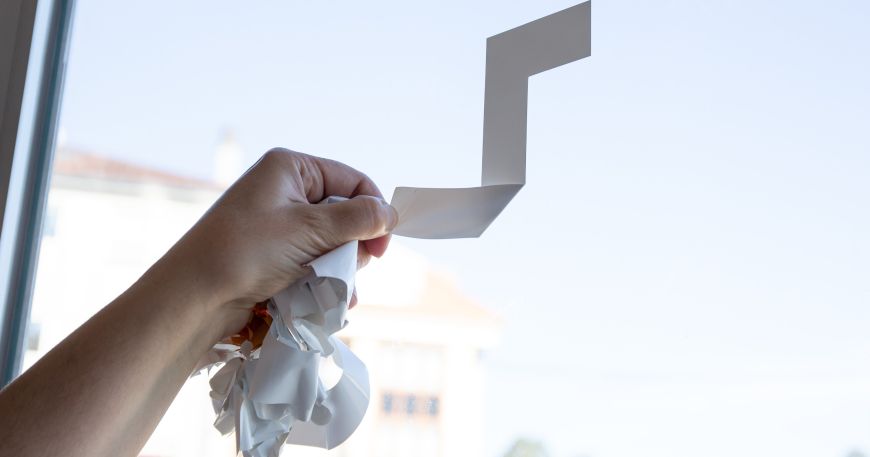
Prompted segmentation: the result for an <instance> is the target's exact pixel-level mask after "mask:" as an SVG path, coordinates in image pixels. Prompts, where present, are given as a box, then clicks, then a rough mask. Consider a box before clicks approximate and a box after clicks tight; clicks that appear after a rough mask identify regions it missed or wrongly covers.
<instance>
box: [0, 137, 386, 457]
mask: <svg viewBox="0 0 870 457" xmlns="http://www.w3.org/2000/svg"><path fill="white" fill-rule="evenodd" d="M330 195H338V196H344V197H349V198H350V200H348V201H345V202H340V203H333V204H329V205H314V204H312V203H316V202H319V201H321V200H323V199H324V198H325V197H327V196H330ZM397 220H398V216H397V214H396V212H395V210H394V209H393V208H392V207H391V206H390V205H388V204H387V203H386V202H384V200H383V198H382V196H381V193H380V191H379V190H378V188H377V187H376V186H375V185H374V183H372V181H371V180H370V179H369V178H368V177H366V176H365V175H364V174H362V173H360V172H358V171H356V170H354V169H352V168H350V167H348V166H346V165H343V164H341V163H338V162H334V161H331V160H327V159H321V158H317V157H312V156H308V155H305V154H301V153H297V152H292V151H289V150H286V149H274V150H271V151H269V152H267V153H266V154H265V155H264V156H263V157H262V158H261V159H260V161H259V162H257V164H256V165H254V166H253V167H252V168H251V169H250V170H248V172H247V173H245V175H244V176H242V177H241V178H239V180H238V181H237V182H236V183H235V184H233V186H232V187H231V188H230V189H228V190H227V191H226V192H225V193H224V195H223V196H221V198H220V199H219V200H218V201H217V202H216V203H215V204H214V206H212V208H211V209H209V210H208V212H206V214H205V215H203V217H202V218H201V219H200V220H199V221H198V222H197V223H196V225H194V226H193V227H192V228H191V229H190V231H188V232H187V233H186V234H185V235H184V236H183V237H182V238H181V240H179V241H178V242H177V243H176V244H175V245H174V246H173V247H172V248H171V249H170V250H169V252H167V253H166V254H165V255H164V256H163V257H162V258H161V259H160V260H159V261H157V263H155V264H154V265H153V266H152V267H151V268H150V269H149V270H148V271H147V272H146V273H145V274H144V275H143V276H142V277H141V278H140V279H139V280H138V281H136V283H135V284H133V285H132V286H131V287H130V288H129V289H127V290H126V291H125V292H124V293H123V294H121V296H119V297H118V298H116V299H115V300H114V301H112V302H111V303H110V304H109V305H107V306H106V307H105V308H103V309H102V310H101V311H100V312H99V313H97V314H96V315H95V316H94V317H92V318H91V319H90V320H88V321H87V322H86V323H85V324H84V325H82V326H81V327H80V328H78V329H77V330H76V331H75V332H73V333H72V334H71V335H70V336H69V337H67V338H66V339H65V340H63V341H62V342H61V343H60V344H58V345H57V346H56V347H55V348H54V349H52V350H51V351H50V352H49V353H48V354H46V355H45V356H44V357H43V358H42V359H40V360H39V362H37V363H36V364H35V365H34V366H33V367H31V368H30V369H29V370H28V371H27V372H25V373H23V374H22V375H21V376H20V377H18V379H16V380H15V381H14V382H13V383H11V384H10V385H9V386H7V387H6V388H5V389H3V390H2V391H0V411H2V412H3V414H2V415H0V443H3V444H2V449H3V452H2V454H3V455H14V456H18V457H31V456H32V457H36V456H47V455H65V456H69V457H79V456H81V457H85V456H87V457H100V456H106V457H108V456H112V457H123V456H131V457H132V456H136V455H137V454H138V453H139V451H140V449H141V448H142V446H143V445H144V444H145V441H146V440H147V439H148V437H149V436H150V435H151V433H152V432H153V431H154V429H155V427H156V426H157V423H158V422H159V421H160V418H161V417H162V416H163V414H164V413H165V412H166V409H167V408H168V407H169V404H170V403H171V402H172V399H173V398H174V397H175V395H176V394H177V393H178V391H179V389H180V388H181V386H182V384H184V381H185V380H186V379H187V377H188V375H190V373H191V371H192V370H193V369H194V368H195V365H196V363H197V361H198V360H199V358H200V357H201V356H202V355H203V354H204V353H205V352H206V351H208V350H209V348H211V346H212V345H214V344H215V343H216V342H218V341H220V340H221V339H223V338H224V337H226V336H229V335H232V334H234V333H236V332H237V331H238V330H239V329H240V328H241V327H242V326H243V325H244V324H245V323H246V321H247V319H248V316H249V315H250V312H251V309H252V307H253V305H254V304H255V303H257V302H259V301H262V300H264V299H266V298H268V297H271V296H272V295H274V294H275V293H277V292H278V291H279V290H281V289H283V288H284V287H286V286H287V285H288V284H290V283H292V282H294V281H295V280H296V279H299V278H300V277H302V276H303V275H304V274H305V273H306V271H305V269H306V267H305V266H304V265H305V264H306V263H307V262H309V261H311V260H313V259H314V258H316V257H318V256H320V255H321V254H323V253H325V252H328V251H330V250H331V249H334V248H335V247H338V246H339V245H341V244H343V243H345V242H347V241H350V240H365V241H363V242H362V243H360V252H359V265H360V266H362V265H365V263H366V262H367V261H368V259H369V258H370V256H371V255H374V256H378V257H380V256H381V255H383V253H384V251H385V250H386V249H387V245H388V243H389V231H390V230H391V229H392V228H393V227H394V226H395V224H396V222H397Z"/></svg>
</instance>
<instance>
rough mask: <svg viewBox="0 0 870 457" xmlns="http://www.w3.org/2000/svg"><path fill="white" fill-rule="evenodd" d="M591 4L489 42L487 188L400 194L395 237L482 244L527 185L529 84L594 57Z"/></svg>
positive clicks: (405, 190)
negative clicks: (540, 75) (542, 75)
mask: <svg viewBox="0 0 870 457" xmlns="http://www.w3.org/2000/svg"><path fill="white" fill-rule="evenodd" d="M591 9H592V8H591V3H590V2H585V3H581V4H579V5H576V6H572V7H571V8H568V9H566V10H562V11H560V12H558V13H555V14H551V15H549V16H547V17H543V18H541V19H538V20H536V21H532V22H529V23H528V24H525V25H522V26H519V27H517V28H515V29H511V30H508V31H507V32H503V33H500V34H498V35H495V36H492V37H490V38H489V39H487V40H486V86H485V95H484V103H483V166H482V172H481V186H480V187H468V188H459V189H445V188H422V187H397V188H396V190H395V192H393V199H392V202H391V203H392V205H393V206H394V207H395V208H396V210H397V211H398V213H399V225H398V226H396V229H395V230H394V231H393V233H395V234H396V235H403V236H408V237H413V238H476V237H478V236H480V235H481V234H482V233H483V231H484V230H486V228H487V227H489V225H490V224H491V223H492V221H494V220H495V218H496V217H498V215H499V214H500V213H501V211H502V210H503V209H504V208H505V207H506V206H507V204H508V203H510V201H511V199H513V198H514V196H515V195H516V194H517V192H519V191H520V189H521V188H522V187H523V185H525V183H526V114H527V106H528V98H529V97H528V96H529V84H528V80H529V77H530V76H532V75H536V74H538V73H541V72H543V71H547V70H550V69H553V68H556V67H558V66H560V65H564V64H566V63H570V62H573V61H575V60H579V59H582V58H584V57H588V56H589V55H590V54H591V53H592V50H591V49H592V48H591V42H592V39H591V33H590V31H591Z"/></svg>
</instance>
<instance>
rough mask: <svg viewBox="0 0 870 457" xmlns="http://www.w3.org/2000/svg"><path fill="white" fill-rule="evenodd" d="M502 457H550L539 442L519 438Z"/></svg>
mask: <svg viewBox="0 0 870 457" xmlns="http://www.w3.org/2000/svg"><path fill="white" fill-rule="evenodd" d="M504 457H550V453H549V452H547V448H546V447H544V445H543V443H541V442H540V441H532V440H529V439H526V438H519V439H517V440H516V441H514V444H513V445H511V447H510V448H509V449H508V451H507V452H506V453H505V454H504Z"/></svg>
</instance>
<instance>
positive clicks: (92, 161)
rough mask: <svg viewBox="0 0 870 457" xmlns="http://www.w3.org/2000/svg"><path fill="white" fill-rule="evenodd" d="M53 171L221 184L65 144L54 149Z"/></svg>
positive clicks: (185, 184) (211, 186) (191, 185)
mask: <svg viewBox="0 0 870 457" xmlns="http://www.w3.org/2000/svg"><path fill="white" fill-rule="evenodd" d="M54 173H55V174H57V175H64V176H75V177H79V178H91V179H103V180H110V181H123V182H132V183H143V184H146V183H147V184H159V185H164V186H167V187H178V188H185V189H203V190H218V191H219V190H223V187H222V186H220V185H219V184H217V183H215V182H213V181H209V180H205V179H200V178H194V177H190V176H183V175H179V174H176V173H171V172H168V171H163V170H158V169H156V168H151V167H147V166H143V165H137V164H133V163H130V162H125V161H122V160H118V159H113V158H109V157H106V156H101V155H98V154H94V153H90V152H85V151H80V150H74V149H67V148H63V149H59V150H58V151H57V154H56V155H55V159H54Z"/></svg>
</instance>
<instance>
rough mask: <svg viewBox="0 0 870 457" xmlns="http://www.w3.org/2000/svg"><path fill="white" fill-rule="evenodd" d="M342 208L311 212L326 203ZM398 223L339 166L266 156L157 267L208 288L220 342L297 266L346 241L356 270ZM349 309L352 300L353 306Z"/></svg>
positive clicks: (376, 195) (273, 153) (370, 186)
mask: <svg viewBox="0 0 870 457" xmlns="http://www.w3.org/2000/svg"><path fill="white" fill-rule="evenodd" d="M332 195H335V196H342V197H348V198H349V200H347V201H343V202H338V203H332V204H329V205H317V204H315V203H317V202H319V201H321V200H323V199H324V198H326V197H328V196H332ZM397 222H398V215H397V214H396V211H395V209H393V207H392V206H390V205H389V204H387V203H386V202H385V201H384V200H383V197H382V195H381V193H380V191H379V190H378V188H377V186H375V184H374V183H373V182H372V181H371V180H370V179H369V178H368V177H367V176H366V175H364V174H362V173H360V172H359V171H356V170H354V169H353V168H351V167H349V166H347V165H344V164H342V163H339V162H335V161H332V160H328V159H322V158H318V157H313V156H309V155H306V154H302V153H298V152H293V151H290V150H287V149H280V148H279V149H273V150H270V151H269V152H267V153H266V154H265V155H263V157H262V158H261V159H260V160H259V161H258V162H257V163H256V164H255V165H254V166H253V167H251V169H249V170H248V171H247V172H246V173H245V174H244V175H243V176H242V177H241V178H239V180H238V181H236V182H235V183H234V184H233V185H232V186H231V187H230V188H229V189H228V190H227V191H226V192H225V193H224V194H223V196H221V198H220V199H218V201H217V202H216V203H215V204H214V205H213V206H212V207H211V208H210V209H209V210H208V211H207V212H206V214H205V215H204V216H203V217H202V218H201V219H200V220H199V221H198V222H197V223H196V225H194V226H193V228H191V229H190V231H189V232H188V233H187V234H185V236H184V237H183V238H182V239H181V240H180V241H179V242H178V243H177V244H176V246H175V247H173V249H172V250H170V252H169V253H168V254H167V256H166V257H165V258H164V259H162V260H161V262H170V263H173V264H178V265H183V266H184V268H183V269H185V270H186V271H187V273H186V274H187V275H190V274H191V272H193V274H192V276H193V278H194V279H192V280H194V281H196V282H197V283H199V284H201V285H202V286H204V288H206V289H208V288H211V290H209V291H208V292H206V293H207V294H208V295H209V299H208V300H207V301H206V302H207V303H208V304H209V310H208V311H207V312H218V313H220V314H221V315H222V318H221V319H220V322H221V323H222V324H221V325H223V326H224V328H223V335H224V336H228V335H231V334H233V333H235V332H236V331H238V330H239V329H240V328H241V327H242V326H243V325H245V323H246V322H247V320H248V317H249V316H250V313H251V309H252V307H253V306H254V304H255V303H258V302H261V301H263V300H266V299H267V298H269V297H271V296H272V295H274V294H275V293H277V292H278V291H280V290H281V289H284V288H285V287H287V286H288V285H290V284H291V283H293V282H294V281H296V280H297V279H299V278H301V277H303V276H304V275H305V274H306V273H307V271H306V267H305V266H304V265H305V264H306V263H308V262H310V261H312V260H314V259H315V258H317V257H319V256H320V255H322V254H324V253H326V252H328V251H330V250H332V249H334V248H336V247H338V246H340V245H342V244H344V243H346V242H348V241H351V240H362V242H361V243H360V245H359V254H358V267H360V268H361V267H362V266H364V265H365V264H366V263H367V262H368V260H369V259H370V256H372V255H374V256H376V257H380V256H381V255H383V253H384V251H385V250H386V249H387V245H388V243H389V231H390V230H392V228H393V227H394V226H395V225H396V223H397ZM355 301H356V293H354V297H353V301H352V302H351V305H353V304H354V303H355Z"/></svg>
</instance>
